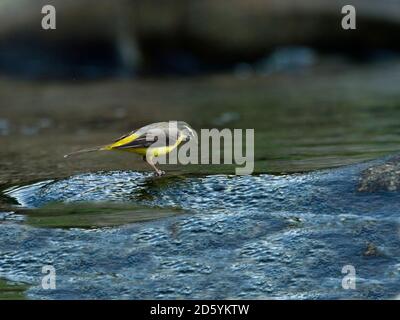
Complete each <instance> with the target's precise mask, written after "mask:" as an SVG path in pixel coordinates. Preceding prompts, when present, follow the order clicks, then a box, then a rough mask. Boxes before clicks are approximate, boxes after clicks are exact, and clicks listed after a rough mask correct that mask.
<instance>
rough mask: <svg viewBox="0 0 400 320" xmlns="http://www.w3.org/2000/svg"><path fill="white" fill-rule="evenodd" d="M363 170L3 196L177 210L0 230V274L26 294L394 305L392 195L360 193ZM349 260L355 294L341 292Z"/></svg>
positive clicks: (137, 177)
mask: <svg viewBox="0 0 400 320" xmlns="http://www.w3.org/2000/svg"><path fill="white" fill-rule="evenodd" d="M368 165H370V163H364V164H358V165H352V166H349V167H344V168H340V169H334V170H326V171H316V172H313V173H308V174H294V175H283V176H272V175H266V174H262V175H256V176H243V177H238V176H227V175H210V176H197V177H196V176H188V177H175V178H174V177H172V178H171V177H162V178H153V177H150V176H149V175H147V174H141V173H136V172H126V171H116V172H99V173H95V174H83V175H77V176H73V177H71V178H68V179H63V180H56V181H46V182H43V183H39V184H35V185H31V186H27V187H23V188H17V189H12V190H10V191H9V192H8V194H9V196H11V197H15V198H16V199H17V200H18V201H19V202H20V203H22V204H24V206H28V207H41V206H44V205H46V204H48V203H51V202H53V201H61V202H67V203H72V202H73V203H75V202H78V203H79V202H81V201H85V202H87V201H111V202H116V203H121V202H124V201H125V202H128V203H134V204H136V205H141V206H147V207H148V208H154V207H161V208H166V207H177V208H181V209H183V210H185V212H186V214H185V215H179V216H175V217H168V218H166V219H160V220H155V221H151V222H145V223H139V224H128V225H125V226H122V227H114V228H101V229H93V230H85V229H76V228H72V229H68V230H63V229H49V228H32V227H30V226H27V225H26V224H21V223H20V224H15V223H4V224H0V228H1V233H2V242H1V243H0V252H1V254H0V276H5V277H7V278H9V279H12V280H18V281H27V282H30V283H32V285H33V286H32V287H31V288H30V289H29V290H28V295H29V296H30V297H35V298H44V297H47V298H127V299H128V298H129V299H131V298H164V299H167V298H185V297H186V298H188V297H190V298H202V299H207V298H208V299H213V298H392V297H394V296H395V295H397V294H398V293H399V287H400V267H399V266H400V258H399V257H400V251H399V250H400V237H399V233H398V231H399V227H400V221H399V217H398V212H399V209H400V205H399V203H400V202H399V200H400V199H399V197H400V195H398V194H397V193H368V194H366V193H358V192H357V191H356V189H357V182H358V178H359V173H360V171H361V170H362V169H364V168H365V167H366V166H368ZM371 248H374V250H371ZM43 264H53V265H54V266H55V268H56V270H57V275H58V284H57V290H55V291H52V292H49V291H45V290H42V289H41V288H40V286H39V285H38V283H39V279H40V276H41V274H40V266H41V265H43ZM348 264H351V265H354V266H355V268H356V272H357V276H358V278H357V290H343V289H342V288H341V280H342V277H343V275H342V273H341V270H342V267H343V266H344V265H348Z"/></svg>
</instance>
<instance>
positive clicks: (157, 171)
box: [143, 156, 165, 176]
mask: <svg viewBox="0 0 400 320" xmlns="http://www.w3.org/2000/svg"><path fill="white" fill-rule="evenodd" d="M143 160H144V161H146V162H147V163H148V164H149V165H150V167H152V168H153V169H154V170H155V172H156V174H157V175H158V176H162V175H163V174H165V172H164V171H162V170H160V169H158V168H157V167H156V165H155V164H154V163H153V158H151V157H146V156H144V157H143Z"/></svg>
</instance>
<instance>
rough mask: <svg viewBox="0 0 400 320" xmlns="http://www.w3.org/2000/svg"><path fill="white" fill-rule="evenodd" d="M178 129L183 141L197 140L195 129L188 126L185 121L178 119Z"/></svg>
mask: <svg viewBox="0 0 400 320" xmlns="http://www.w3.org/2000/svg"><path fill="white" fill-rule="evenodd" d="M178 130H179V131H180V133H181V135H182V137H183V142H188V141H194V142H197V141H198V138H197V133H196V131H195V130H194V129H193V128H192V127H191V126H189V125H188V124H187V123H186V122H183V121H178Z"/></svg>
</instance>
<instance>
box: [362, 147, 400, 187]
mask: <svg viewBox="0 0 400 320" xmlns="http://www.w3.org/2000/svg"><path fill="white" fill-rule="evenodd" d="M399 189H400V155H398V156H395V157H393V158H390V159H389V160H388V161H387V162H385V163H383V164H380V165H376V166H373V167H370V168H367V169H366V170H364V171H363V172H362V173H361V178H360V182H359V186H358V191H361V192H374V191H398V190H399Z"/></svg>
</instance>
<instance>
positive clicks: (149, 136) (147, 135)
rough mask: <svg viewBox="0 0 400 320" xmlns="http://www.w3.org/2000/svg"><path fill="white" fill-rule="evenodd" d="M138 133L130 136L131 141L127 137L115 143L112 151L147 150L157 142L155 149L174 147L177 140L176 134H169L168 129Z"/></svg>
mask: <svg viewBox="0 0 400 320" xmlns="http://www.w3.org/2000/svg"><path fill="white" fill-rule="evenodd" d="M137 134H139V131H137V132H135V133H133V134H132V139H131V138H129V136H126V137H123V139H121V140H118V141H116V142H115V143H114V144H113V145H112V148H113V149H128V148H149V147H151V146H152V145H153V144H154V143H156V142H157V147H163V146H170V145H174V144H175V143H176V141H177V140H178V135H177V132H176V131H175V132H170V130H168V128H162V129H160V128H157V129H151V130H149V131H147V132H144V133H143V134H141V135H138V136H137Z"/></svg>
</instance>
